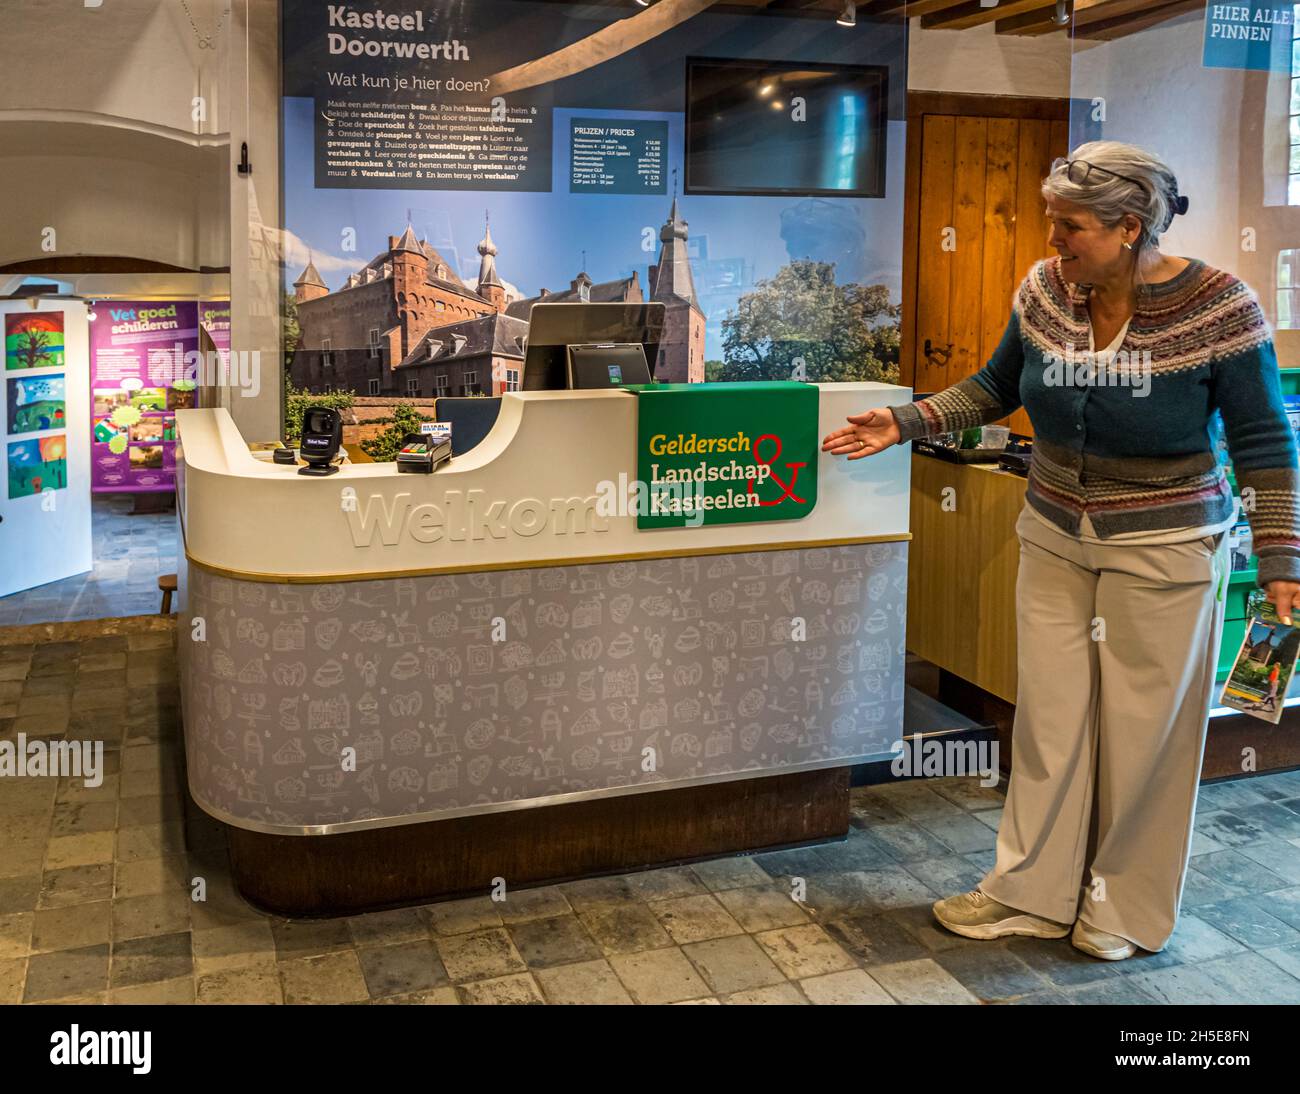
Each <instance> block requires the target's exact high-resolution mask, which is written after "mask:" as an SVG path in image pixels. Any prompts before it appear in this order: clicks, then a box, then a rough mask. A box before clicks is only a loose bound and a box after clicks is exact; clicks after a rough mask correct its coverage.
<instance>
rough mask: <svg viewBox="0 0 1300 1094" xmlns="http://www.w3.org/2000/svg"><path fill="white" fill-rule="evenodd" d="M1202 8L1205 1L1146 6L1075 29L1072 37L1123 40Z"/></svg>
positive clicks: (1183, 1)
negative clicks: (1177, 16) (1142, 8)
mask: <svg viewBox="0 0 1300 1094" xmlns="http://www.w3.org/2000/svg"><path fill="white" fill-rule="evenodd" d="M1204 8H1205V0H1173V2H1172V3H1165V4H1156V5H1148V6H1147V7H1146V8H1145V9H1144V10H1140V11H1134V12H1131V13H1129V14H1127V15H1120V16H1116V17H1114V18H1111V19H1105V20H1101V21H1099V22H1095V23H1086V24H1084V25H1083V26H1079V27H1075V28H1074V29H1073V36H1074V37H1075V38H1086V39H1088V40H1089V41H1093V40H1096V41H1101V42H1111V41H1114V40H1115V39H1116V38H1124V37H1127V36H1128V35H1130V34H1136V33H1137V32H1138V31H1140V30H1146V29H1147V28H1148V27H1154V26H1156V25H1157V24H1158V23H1163V22H1165V20H1167V19H1172V18H1173V17H1174V16H1176V15H1182V14H1184V13H1185V12H1189V11H1203V10H1204Z"/></svg>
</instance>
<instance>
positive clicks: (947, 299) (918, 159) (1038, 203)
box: [899, 91, 1070, 435]
mask: <svg viewBox="0 0 1300 1094" xmlns="http://www.w3.org/2000/svg"><path fill="white" fill-rule="evenodd" d="M1069 109H1070V107H1069V100H1068V99H1034V98H1020V97H1015V96H986V95H954V94H945V93H939V92H924V91H914V92H910V93H909V94H908V110H907V114H908V117H907V121H908V125H907V175H906V179H907V182H906V203H905V207H904V212H903V328H902V335H901V340H902V346H901V356H900V379H899V382H900V383H903V384H910V385H911V386H912V387H913V388H914V389H915V390H916V391H917V392H935V391H940V390H942V389H943V388H946V387H948V386H950V385H952V384H955V383H957V381H958V380H962V379H964V378H965V377H967V376H970V375H971V374H972V373H974V372H977V371H978V370H979V369H980V368H981V367H982V366H983V365H984V363H985V362H986V361H987V360H988V359H989V356H990V355H991V354H992V352H993V350H994V348H995V347H996V346H997V344H998V340H999V339H1000V338H1001V337H1002V332H1003V330H1005V328H1006V325H1007V320H1008V318H1009V317H1010V313H1011V298H1012V294H1013V293H1014V292H1015V290H1016V287H1017V286H1018V285H1019V284H1020V282H1021V280H1022V279H1023V278H1024V276H1025V274H1026V273H1028V271H1029V268H1030V267H1031V266H1032V265H1033V264H1034V262H1035V261H1037V260H1038V259H1040V258H1044V257H1046V256H1047V255H1048V254H1049V253H1050V251H1049V248H1048V246H1047V233H1048V224H1047V219H1046V217H1045V215H1044V210H1043V198H1042V195H1041V193H1040V192H1039V186H1040V184H1041V182H1042V180H1043V178H1044V177H1045V176H1046V175H1047V173H1048V170H1049V168H1050V166H1051V163H1052V160H1053V159H1055V158H1056V157H1057V156H1064V155H1065V154H1066V153H1067V151H1068V144H1069ZM1007 422H1008V424H1009V425H1010V427H1011V429H1012V430H1013V431H1014V432H1016V433H1024V434H1029V435H1032V433H1033V430H1032V428H1031V427H1030V424H1029V416H1028V415H1027V414H1026V413H1025V412H1024V410H1023V409H1022V410H1017V411H1016V412H1015V413H1014V414H1012V415H1011V416H1010V418H1008V419H1007Z"/></svg>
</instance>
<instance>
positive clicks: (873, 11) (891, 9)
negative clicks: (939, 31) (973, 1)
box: [858, 0, 962, 18]
mask: <svg viewBox="0 0 1300 1094" xmlns="http://www.w3.org/2000/svg"><path fill="white" fill-rule="evenodd" d="M961 2H962V0H912V2H911V3H910V4H909V3H907V2H906V0H867V3H865V4H859V5H858V14H859V15H867V16H871V17H873V18H874V17H875V16H879V15H906V16H907V17H908V18H911V17H912V16H913V15H928V14H929V13H931V12H935V11H943V10H944V8H951V7H954V6H955V5H957V4H960V3H961Z"/></svg>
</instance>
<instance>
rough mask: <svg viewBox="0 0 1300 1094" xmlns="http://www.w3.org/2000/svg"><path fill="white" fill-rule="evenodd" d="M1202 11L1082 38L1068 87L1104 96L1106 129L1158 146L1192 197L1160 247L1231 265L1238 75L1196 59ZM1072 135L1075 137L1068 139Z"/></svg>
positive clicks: (1236, 241) (1235, 235) (1235, 250)
mask: <svg viewBox="0 0 1300 1094" xmlns="http://www.w3.org/2000/svg"><path fill="white" fill-rule="evenodd" d="M1203 21H1204V14H1203V13H1201V12H1194V13H1191V14H1189V15H1184V16H1181V17H1180V18H1178V19H1174V20H1170V21H1169V22H1166V23H1161V24H1158V25H1157V26H1155V27H1151V28H1150V29H1148V30H1145V31H1141V32H1140V33H1138V34H1133V35H1130V36H1128V37H1126V38H1119V39H1116V40H1115V41H1113V42H1084V41H1082V40H1080V41H1079V42H1078V43H1077V45H1078V48H1077V51H1076V53H1075V55H1074V79H1073V88H1072V91H1071V94H1072V95H1073V96H1074V97H1075V98H1078V99H1088V100H1091V99H1093V98H1094V97H1095V98H1099V99H1101V100H1103V101H1104V106H1105V111H1106V114H1105V124H1104V135H1105V136H1106V138H1107V139H1110V140H1120V141H1129V142H1131V143H1133V144H1139V145H1141V146H1142V147H1144V148H1149V149H1150V150H1151V151H1153V152H1156V153H1157V154H1159V155H1160V156H1161V157H1163V158H1164V159H1165V161H1166V162H1167V163H1168V164H1169V166H1170V167H1171V168H1172V169H1173V171H1174V174H1175V175H1177V176H1178V186H1179V190H1180V191H1181V192H1182V193H1184V194H1186V195H1187V196H1188V200H1189V202H1190V207H1189V209H1188V214H1187V215H1186V216H1181V217H1175V218H1174V222H1173V224H1172V225H1170V229H1169V231H1168V232H1166V233H1165V235H1164V237H1163V239H1162V243H1161V249H1162V250H1164V251H1166V252H1167V253H1169V254H1173V255H1184V256H1186V255H1194V256H1195V257H1197V258H1200V259H1203V260H1204V261H1206V262H1209V263H1210V264H1211V265H1214V266H1219V267H1220V268H1223V269H1227V270H1232V271H1234V272H1236V271H1237V269H1238V265H1239V259H1240V256H1241V247H1240V235H1239V230H1240V224H1239V217H1238V215H1237V212H1238V204H1239V181H1240V179H1239V175H1240V170H1239V155H1240V141H1241V132H1242V117H1241V111H1242V96H1243V90H1244V84H1243V80H1244V74H1243V73H1242V72H1239V71H1236V70H1233V69H1221V68H1202V67H1201V49H1202V35H1203ZM1072 143H1074V142H1072Z"/></svg>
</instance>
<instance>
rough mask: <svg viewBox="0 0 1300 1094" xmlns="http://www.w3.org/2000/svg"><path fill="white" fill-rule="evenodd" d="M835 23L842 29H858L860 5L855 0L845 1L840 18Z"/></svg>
mask: <svg viewBox="0 0 1300 1094" xmlns="http://www.w3.org/2000/svg"><path fill="white" fill-rule="evenodd" d="M835 22H837V23H838V24H839V25H840V26H842V27H856V26H857V25H858V5H857V4H855V3H854V2H853V0H844V7H843V8H842V9H841V10H840V15H839V18H838V19H836V20H835Z"/></svg>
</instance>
